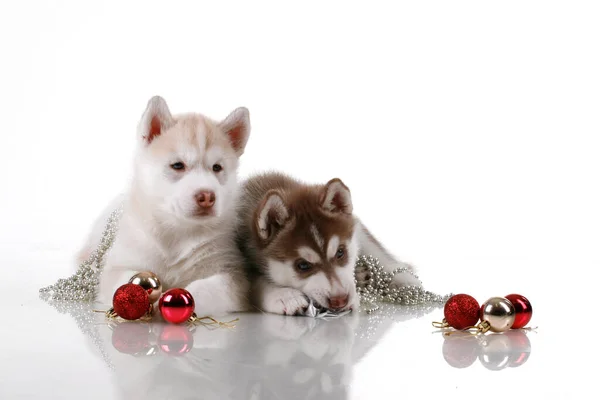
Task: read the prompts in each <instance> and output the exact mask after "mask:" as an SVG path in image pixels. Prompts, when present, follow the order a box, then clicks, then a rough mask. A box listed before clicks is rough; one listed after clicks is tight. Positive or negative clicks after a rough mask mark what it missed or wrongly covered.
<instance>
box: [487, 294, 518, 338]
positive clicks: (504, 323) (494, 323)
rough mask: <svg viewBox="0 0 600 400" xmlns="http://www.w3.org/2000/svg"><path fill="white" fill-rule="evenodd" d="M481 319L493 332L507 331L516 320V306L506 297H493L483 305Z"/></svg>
mask: <svg viewBox="0 0 600 400" xmlns="http://www.w3.org/2000/svg"><path fill="white" fill-rule="evenodd" d="M481 320H482V321H487V322H488V324H489V325H490V331H492V332H505V331H507V330H509V329H510V327H511V326H512V324H513V323H514V322H515V307H514V306H513V304H512V303H511V302H510V301H509V300H507V299H505V298H504V297H492V298H490V299H489V300H488V301H486V302H485V303H483V305H482V306H481Z"/></svg>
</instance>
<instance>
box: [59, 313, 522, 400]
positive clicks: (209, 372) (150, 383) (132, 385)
mask: <svg viewBox="0 0 600 400" xmlns="http://www.w3.org/2000/svg"><path fill="white" fill-rule="evenodd" d="M52 305H53V306H54V307H55V308H56V309H57V310H58V311H59V312H60V313H63V314H68V315H70V316H71V317H72V318H74V319H75V321H76V323H77V326H78V327H79V329H80V330H81V332H82V333H83V334H84V335H82V336H83V337H84V338H85V342H84V343H85V344H87V347H86V348H87V351H86V353H87V355H86V356H85V357H88V361H87V362H88V363H89V360H90V359H92V360H93V359H94V358H96V357H97V360H98V361H102V362H103V363H101V364H98V366H99V367H100V368H102V369H103V368H104V367H103V365H106V366H108V367H109V368H106V369H103V371H104V372H100V375H103V374H104V373H105V375H104V379H107V380H109V381H110V390H111V391H113V392H114V395H112V396H111V397H110V398H119V399H144V400H150V399H160V400H166V399H170V398H177V399H196V398H203V399H290V400H291V399H350V398H370V397H369V396H370V395H371V394H372V390H373V388H371V385H373V384H377V383H376V382H377V381H378V380H380V379H383V376H386V374H387V373H388V371H390V369H389V368H385V367H384V366H385V365H389V364H390V363H397V366H396V367H395V369H394V371H397V374H398V376H401V375H403V374H404V375H405V374H407V373H413V372H414V370H415V368H416V371H420V372H418V373H417V374H418V375H419V376H422V377H424V376H425V375H424V374H425V372H426V371H429V370H430V368H431V365H432V361H433V360H434V358H432V355H429V354H428V353H429V350H434V349H435V347H434V346H435V344H436V343H439V342H438V340H439V339H441V338H443V339H442V340H443V344H442V343H440V344H441V345H442V346H441V347H442V354H443V358H444V360H445V361H446V362H445V363H444V362H442V363H441V365H438V366H437V368H438V370H439V368H440V367H442V369H441V370H439V371H438V372H441V371H443V370H444V369H445V370H446V371H447V370H448V369H449V368H451V367H454V368H466V367H470V366H473V365H474V364H475V365H477V364H480V365H482V366H484V367H485V368H481V369H480V370H481V371H484V372H485V373H490V370H494V371H495V370H499V369H510V368H514V367H517V366H521V365H523V364H524V363H526V362H527V361H528V358H529V354H530V351H531V343H530V340H529V338H528V337H527V334H526V333H525V332H524V331H520V330H513V331H509V332H505V333H502V334H487V335H480V336H477V337H476V336H473V335H451V336H442V337H441V338H440V337H437V335H433V336H432V335H430V332H431V331H430V329H429V327H430V320H431V319H432V318H433V315H439V313H440V310H439V307H436V306H432V305H430V306H393V305H383V306H382V308H381V309H380V310H379V311H378V312H376V313H374V314H359V313H351V314H348V315H346V316H343V317H341V318H336V319H328V320H322V319H314V318H309V317H285V316H279V315H271V314H259V313H252V314H237V315H232V316H229V317H231V318H229V317H226V320H229V319H234V318H236V317H239V321H237V322H236V323H235V327H234V328H233V329H227V328H215V327H207V326H202V325H198V326H187V325H173V324H167V323H158V322H157V323H144V322H137V321H124V322H116V321H109V320H106V319H105V318H104V315H103V314H102V313H94V312H93V311H92V308H91V306H89V305H83V304H65V303H55V304H52ZM50 312H52V311H50ZM72 335H73V334H72V333H71V336H70V340H71V339H72V338H73V336H72ZM85 344H84V345H85ZM432 344H433V345H434V346H431V345H432ZM438 351H439V350H436V351H435V352H434V353H433V354H435V353H437V354H439V353H438ZM476 361H478V363H477V364H476V363H475V362H476ZM448 365H450V366H451V367H449V366H448ZM396 368H397V369H396ZM394 373H396V372H394ZM442 373H443V372H442ZM96 375H98V372H96ZM390 379H392V381H393V379H396V375H393V376H388V377H387V380H386V381H385V382H388V381H389V380H390ZM379 384H381V381H380V383H379ZM413 386H414V385H413ZM386 387H387V388H388V389H386V390H389V388H392V387H393V388H395V386H386ZM404 387H405V386H402V388H404ZM84 390H86V389H84ZM401 390H405V389H401V388H400V387H398V392H397V394H398V393H402V391H401ZM357 393H359V394H358V395H357ZM356 396H359V397H356Z"/></svg>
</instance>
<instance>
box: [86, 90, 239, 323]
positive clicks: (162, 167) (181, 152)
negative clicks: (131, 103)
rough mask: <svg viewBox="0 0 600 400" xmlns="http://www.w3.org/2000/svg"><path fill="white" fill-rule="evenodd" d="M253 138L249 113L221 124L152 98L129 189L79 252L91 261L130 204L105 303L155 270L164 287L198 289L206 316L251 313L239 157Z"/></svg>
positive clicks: (102, 295)
mask: <svg viewBox="0 0 600 400" xmlns="http://www.w3.org/2000/svg"><path fill="white" fill-rule="evenodd" d="M249 135H250V120H249V113H248V110H247V109H245V108H238V109H236V110H234V111H233V112H232V113H231V114H230V115H229V116H228V117H227V118H225V119H224V120H223V121H221V122H216V121H213V120H211V119H209V118H207V117H205V116H203V115H201V114H185V115H171V113H170V111H169V108H168V107H167V103H166V102H165V100H164V99H162V98H161V97H158V96H156V97H153V98H152V99H150V101H149V102H148V105H147V108H146V110H145V112H144V113H143V116H142V118H141V121H140V122H139V126H138V130H137V136H138V142H139V143H138V148H137V153H136V155H135V159H134V174H133V180H132V182H131V185H130V187H129V190H127V192H126V193H125V194H123V195H121V196H119V197H118V198H117V199H115V201H114V202H113V203H112V204H110V206H109V207H108V208H107V209H106V210H105V211H104V212H103V213H102V215H101V216H100V217H99V218H98V220H97V221H96V223H95V225H94V227H93V229H92V232H91V234H90V236H89V238H88V240H87V243H86V244H85V246H84V248H83V249H82V250H81V252H80V254H79V261H82V260H84V259H85V258H87V256H89V254H90V252H91V251H93V249H95V248H96V246H97V245H98V244H99V242H100V239H101V234H102V231H103V229H104V226H105V223H106V220H107V218H108V216H109V215H110V213H111V212H112V211H113V210H114V209H115V208H116V207H118V206H119V205H122V206H123V214H122V217H121V219H120V222H119V230H118V233H117V236H116V239H115V242H114V243H113V246H112V247H111V249H110V250H109V252H108V253H107V255H106V260H105V261H106V263H105V267H104V271H103V273H102V275H101V278H100V287H99V289H98V298H97V300H98V301H101V302H103V303H106V304H111V303H112V296H113V294H114V292H115V290H116V289H117V288H118V287H119V286H121V285H122V284H124V283H127V282H128V280H129V279H130V277H131V276H132V275H134V274H135V273H137V272H140V271H152V272H154V273H156V274H157V275H158V276H159V278H160V279H161V281H162V284H163V290H167V289H169V288H172V287H181V288H185V289H187V290H188V291H190V293H191V294H192V295H193V296H194V299H195V302H196V312H197V313H198V314H199V315H200V314H201V315H218V314H222V313H226V312H235V311H243V310H246V309H247V308H248V304H247V290H248V283H247V279H246V278H245V275H244V271H243V270H242V269H241V268H240V265H241V264H242V257H241V253H240V252H239V250H238V249H237V247H236V245H235V239H234V238H235V234H234V233H235V219H236V213H235V209H236V204H237V200H238V197H239V196H238V186H239V185H238V182H237V169H238V160H239V157H240V156H241V155H242V153H243V152H244V148H245V146H246V143H247V141H248V137H249Z"/></svg>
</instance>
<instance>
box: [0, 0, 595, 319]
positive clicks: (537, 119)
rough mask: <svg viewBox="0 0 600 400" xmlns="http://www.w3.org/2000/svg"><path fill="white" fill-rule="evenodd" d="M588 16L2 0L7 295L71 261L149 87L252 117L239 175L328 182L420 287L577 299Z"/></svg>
mask: <svg viewBox="0 0 600 400" xmlns="http://www.w3.org/2000/svg"><path fill="white" fill-rule="evenodd" d="M598 11H599V10H598V5H597V2H593V1H589V2H585V1H576V2H575V1H571V2H557V1H505V2H481V1H452V2H450V1H427V2H377V1H369V2H366V1H365V2H348V1H344V2H342V1H329V2H323V1H321V2H311V1H304V2H296V3H295V5H292V3H288V2H276V1H272V2H225V1H221V2H211V3H210V5H209V2H198V1H195V2H177V1H169V2H167V1H164V2H159V3H155V2H147V1H146V2H132V1H127V2H124V1H120V2H112V1H103V2H82V1H68V2H67V1H35V2H33V1H24V2H2V6H1V10H0V44H1V64H0V71H1V73H0V115H1V128H0V129H1V134H2V136H1V137H2V142H1V143H0V168H1V173H0V179H1V181H0V183H1V188H2V196H1V198H0V213H1V214H0V217H1V221H2V223H1V224H0V246H1V251H2V254H3V255H4V258H5V260H4V262H3V265H2V266H1V268H2V276H3V278H2V281H3V282H2V286H3V287H4V288H5V289H6V288H8V289H9V291H8V293H10V292H11V290H13V292H16V290H17V289H15V288H20V287H22V286H23V285H26V287H28V288H29V289H30V290H31V293H32V295H33V294H35V290H37V287H39V286H41V285H45V284H48V283H52V282H53V281H54V280H55V278H57V277H59V276H64V275H66V274H67V273H69V271H70V270H71V269H72V264H71V263H72V254H73V253H74V251H75V250H76V249H77V246H78V245H79V244H80V242H81V241H82V240H83V237H84V235H85V234H86V233H87V230H88V228H89V225H90V223H91V222H92V220H93V219H94V218H95V217H96V215H97V213H98V212H99V211H100V210H101V209H102V207H104V205H105V204H106V202H107V201H109V200H110V199H111V198H112V197H113V196H114V195H115V194H117V193H118V192H119V191H121V190H122V189H124V188H125V187H126V184H127V182H128V179H129V176H130V175H129V174H130V171H131V155H132V151H133V146H134V143H135V142H134V134H135V126H136V124H137V121H138V118H139V117H140V116H141V113H142V111H143V110H144V107H145V105H146V102H147V100H148V99H149V98H150V97H151V96H153V95H155V94H159V95H161V96H163V97H164V98H165V99H166V100H167V102H168V103H169V106H170V108H171V111H172V112H174V113H179V112H189V111H197V112H201V113H204V114H206V115H208V116H210V117H213V118H215V119H220V118H223V117H225V116H226V115H227V114H228V113H229V112H230V111H231V110H233V109H234V108H235V107H238V106H246V107H248V108H249V109H250V113H251V120H252V134H251V137H250V141H249V143H248V147H247V150H246V154H245V155H244V156H243V159H242V165H241V169H240V176H241V177H244V176H247V175H248V174H249V173H251V172H253V171H257V170H264V169H278V170H282V171H285V172H288V173H290V174H293V175H295V176H297V177H299V178H302V179H304V180H307V181H310V182H325V181H327V180H329V179H330V178H333V177H340V178H341V179H342V180H344V182H345V183H346V184H347V185H348V186H349V187H350V189H351V191H352V195H353V199H354V204H355V210H356V212H357V214H358V215H359V216H360V217H361V218H362V219H363V220H364V221H365V222H366V223H367V225H368V226H369V227H370V229H371V230H372V231H373V232H374V233H375V234H376V235H377V236H379V237H380V239H381V240H382V241H383V243H384V244H385V245H387V246H388V247H389V248H390V249H391V250H392V251H393V252H395V253H396V254H398V255H399V256H400V257H401V258H403V259H404V260H406V261H409V262H412V263H414V264H415V265H416V266H417V267H418V268H419V269H420V273H421V277H422V278H423V280H424V282H425V285H426V286H428V287H430V288H432V289H434V290H436V291H439V292H450V291H452V292H455V293H456V292H461V291H465V292H469V293H471V294H474V295H475V294H476V295H478V296H483V297H486V296H492V295H503V294H507V293H508V292H522V293H523V294H526V295H527V293H528V292H532V291H533V290H534V289H538V288H540V287H542V286H545V287H546V288H547V289H548V291H549V294H552V293H555V294H556V295H559V296H560V295H561V294H564V293H565V290H566V289H565V287H564V286H559V285H560V284H566V288H567V289H570V290H572V292H569V293H570V294H569V296H570V295H575V293H576V292H577V291H579V290H580V289H579V288H580V285H584V284H590V285H591V284H592V283H593V277H595V276H596V272H595V271H596V270H597V268H598V265H599V263H600V255H599V254H598V244H599V243H600V185H599V183H600V182H599V181H600V180H599V175H600V157H599V154H600V129H599V128H600V118H599V110H600V72H599V71H600V55H599V54H600V53H599V49H600V47H599V45H600V24H599V23H598V21H599V20H600V19H599V18H600V14H599V12H598ZM32 252H37V253H36V254H43V255H44V257H46V258H45V261H40V264H41V265H33V264H31V262H30V261H27V260H30V258H28V257H29V256H30V255H31V253H32ZM42 259H43V258H42ZM507 269H509V270H511V271H513V272H512V273H513V275H514V276H513V277H512V278H511V279H508V280H507V279H506V276H505V275H504V274H506V271H507ZM514 271H517V273H514ZM24 275H25V276H26V277H27V279H23V277H24ZM503 276H504V278H505V279H504V281H502V282H503V283H502V284H500V283H498V282H500V281H499V280H498V279H499V277H503ZM513 278H514V279H513ZM549 279H553V280H552V281H551V282H552V283H549V282H550V281H549ZM594 279H595V278H594ZM507 281H508V282H510V285H507V284H506V282H507ZM24 282H26V283H24ZM27 285H29V286H27ZM581 290H582V291H583V289H581ZM6 293H7V292H6V290H5V291H4V294H5V295H6ZM479 298H480V299H481V298H482V297H479ZM13 300H14V298H13ZM5 304H6V303H5ZM5 306H6V305H5ZM549 306H550V305H548V307H549ZM540 308H543V307H540ZM592 314H593V313H592Z"/></svg>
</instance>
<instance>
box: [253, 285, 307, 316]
mask: <svg viewBox="0 0 600 400" xmlns="http://www.w3.org/2000/svg"><path fill="white" fill-rule="evenodd" d="M252 291H253V293H254V303H255V304H256V305H257V306H258V308H259V309H260V310H262V311H266V312H269V313H273V314H283V315H296V314H299V313H303V312H304V311H306V309H307V307H308V299H307V298H306V296H305V295H304V293H302V292H301V291H299V290H298V289H294V288H290V287H282V286H275V285H273V284H272V283H270V282H268V281H267V280H266V279H263V278H258V279H257V281H256V282H255V283H254V287H253V290H252Z"/></svg>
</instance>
